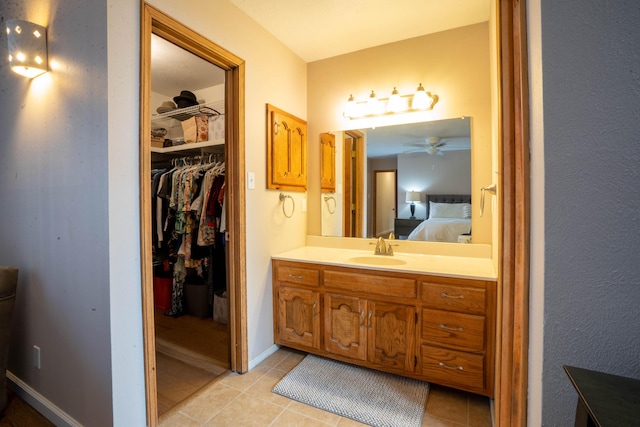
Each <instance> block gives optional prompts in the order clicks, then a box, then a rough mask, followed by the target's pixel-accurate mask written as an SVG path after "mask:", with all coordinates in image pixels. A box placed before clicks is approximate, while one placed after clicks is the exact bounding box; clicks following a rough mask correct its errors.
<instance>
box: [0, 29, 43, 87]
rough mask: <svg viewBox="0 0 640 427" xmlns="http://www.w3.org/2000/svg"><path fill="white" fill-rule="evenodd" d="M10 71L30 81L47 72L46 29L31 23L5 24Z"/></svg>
mask: <svg viewBox="0 0 640 427" xmlns="http://www.w3.org/2000/svg"><path fill="white" fill-rule="evenodd" d="M6 28H7V41H8V44H9V65H10V67H11V69H12V70H13V71H14V72H16V73H18V74H20V75H22V76H25V77H28V78H30V79H32V78H34V77H37V76H39V75H40V74H43V73H46V72H47V71H48V60H47V29H46V28H45V27H43V26H40V25H38V24H34V23H33V22H28V21H22V20H11V21H7V23H6Z"/></svg>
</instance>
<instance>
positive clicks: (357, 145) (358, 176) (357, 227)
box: [342, 130, 365, 237]
mask: <svg viewBox="0 0 640 427" xmlns="http://www.w3.org/2000/svg"><path fill="white" fill-rule="evenodd" d="M343 147H344V149H343V159H345V161H344V165H343V166H344V167H343V169H344V177H343V178H344V179H343V181H344V196H343V201H342V206H343V210H344V211H343V215H342V218H343V225H342V230H343V237H364V214H365V208H364V206H365V205H364V200H363V198H364V181H363V179H362V177H363V176H364V158H365V147H364V134H363V133H362V132H360V131H357V130H353V131H347V132H345V133H344V142H343Z"/></svg>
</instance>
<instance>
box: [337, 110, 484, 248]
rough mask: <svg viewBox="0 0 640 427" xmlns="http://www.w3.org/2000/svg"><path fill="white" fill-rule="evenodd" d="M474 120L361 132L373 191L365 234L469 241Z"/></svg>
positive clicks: (420, 124) (466, 118) (367, 208)
mask: <svg viewBox="0 0 640 427" xmlns="http://www.w3.org/2000/svg"><path fill="white" fill-rule="evenodd" d="M471 120H472V119H471V118H470V117H462V118H454V119H444V120H434V121H425V122H418V123H409V124H402V125H393V126H382V127H376V128H371V129H361V130H360V131H359V132H360V133H361V134H362V135H363V137H364V141H365V145H366V166H365V168H366V172H365V175H366V178H365V180H364V181H366V187H367V188H368V189H369V190H367V193H368V195H367V197H366V204H365V206H364V210H365V213H364V215H363V216H364V218H365V222H366V224H367V226H366V233H365V236H366V237H380V236H382V237H385V238H386V237H387V236H389V234H390V233H394V235H395V238H397V239H407V240H414V241H426V242H447V243H471V231H472V229H471V216H472V215H471V180H472V179H471V146H472V143H471ZM336 133H338V132H336ZM478 202H479V201H478Z"/></svg>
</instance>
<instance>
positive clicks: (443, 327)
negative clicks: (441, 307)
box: [440, 323, 464, 332]
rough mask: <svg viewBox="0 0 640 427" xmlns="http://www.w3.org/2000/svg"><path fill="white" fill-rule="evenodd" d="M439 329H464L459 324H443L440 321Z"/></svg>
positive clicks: (459, 330)
mask: <svg viewBox="0 0 640 427" xmlns="http://www.w3.org/2000/svg"><path fill="white" fill-rule="evenodd" d="M440 329H447V330H449V331H458V332H462V331H464V329H463V328H462V327H460V326H455V327H451V326H447V325H444V324H442V323H440Z"/></svg>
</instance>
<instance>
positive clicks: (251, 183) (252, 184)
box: [247, 172, 256, 190]
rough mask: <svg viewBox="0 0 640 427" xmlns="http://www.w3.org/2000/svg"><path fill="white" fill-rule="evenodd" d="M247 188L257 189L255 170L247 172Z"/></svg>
mask: <svg viewBox="0 0 640 427" xmlns="http://www.w3.org/2000/svg"><path fill="white" fill-rule="evenodd" d="M247 188H248V189H249V190H255V189H256V174H255V173H253V172H247Z"/></svg>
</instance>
